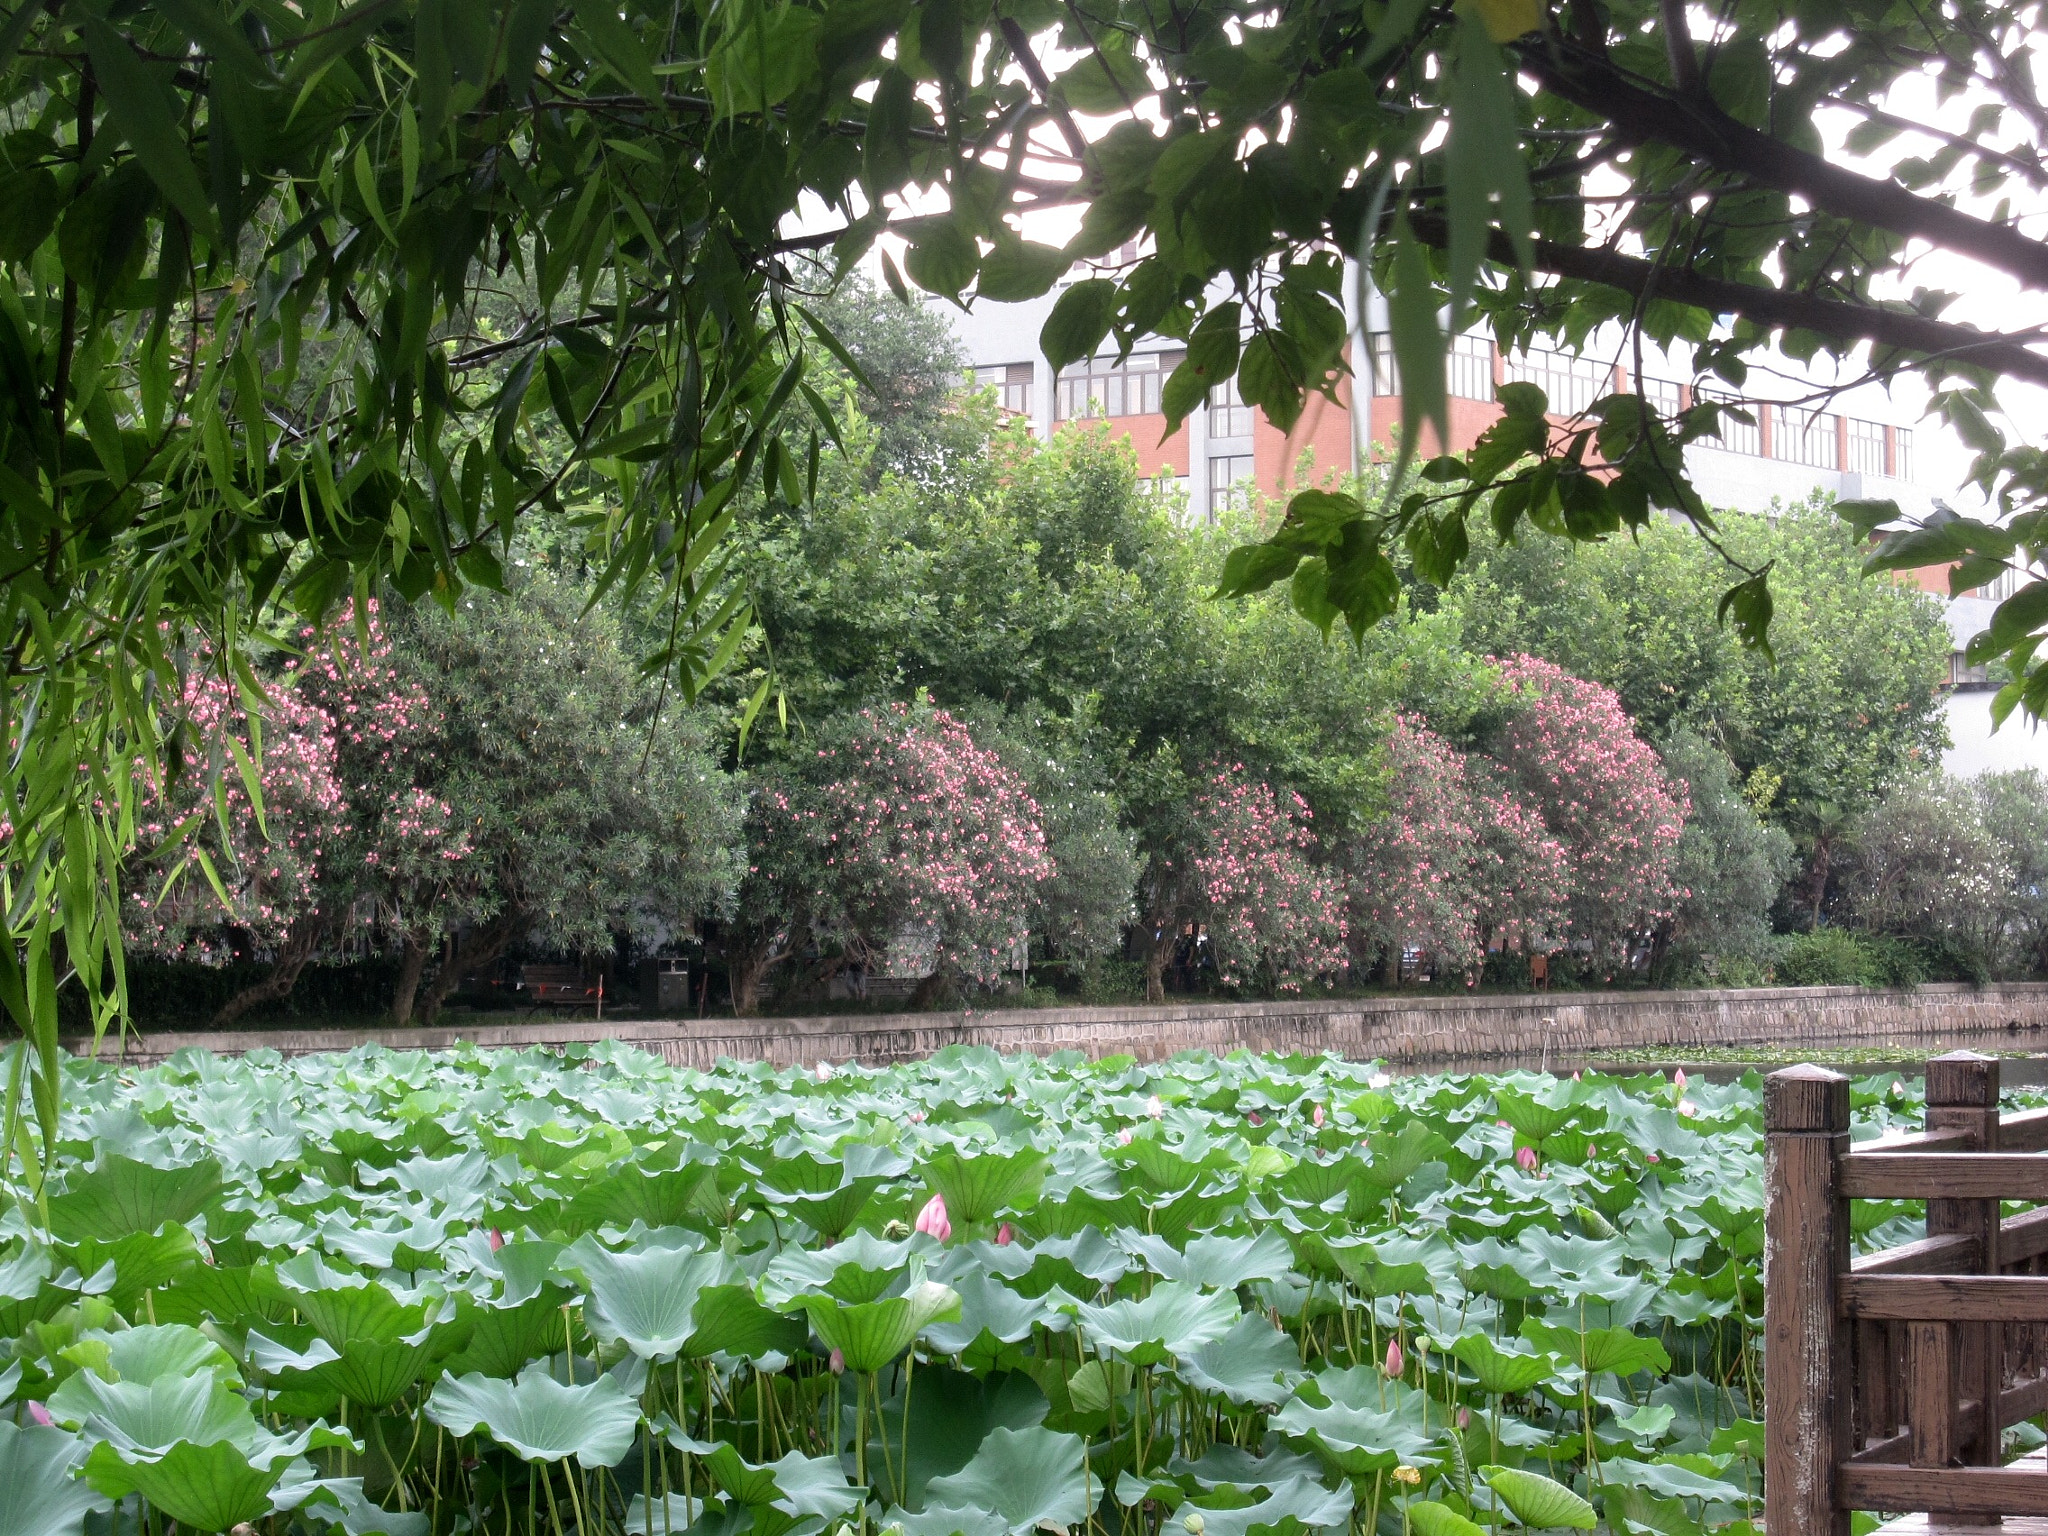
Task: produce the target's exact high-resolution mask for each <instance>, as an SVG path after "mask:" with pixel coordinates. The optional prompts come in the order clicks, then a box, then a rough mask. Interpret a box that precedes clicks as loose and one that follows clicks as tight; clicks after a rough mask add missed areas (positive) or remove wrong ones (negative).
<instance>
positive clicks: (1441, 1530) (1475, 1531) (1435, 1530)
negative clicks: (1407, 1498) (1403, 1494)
mask: <svg viewBox="0 0 2048 1536" xmlns="http://www.w3.org/2000/svg"><path fill="white" fill-rule="evenodd" d="M1404 1513H1405V1514H1406V1515H1407V1518H1408V1524H1409V1527H1410V1528H1411V1529H1412V1530H1413V1531H1414V1532H1415V1536H1486V1529H1485V1527H1484V1526H1478V1525H1474V1524H1473V1523H1472V1522H1471V1521H1470V1520H1467V1519H1466V1518H1465V1517H1464V1516H1463V1515H1461V1514H1459V1513H1458V1512H1457V1511H1456V1510H1454V1509H1452V1508H1451V1507H1450V1506H1449V1505H1448V1504H1410V1505H1408V1506H1407V1507H1406V1509H1405V1511H1404Z"/></svg>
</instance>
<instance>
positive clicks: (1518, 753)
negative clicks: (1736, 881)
mask: <svg viewBox="0 0 2048 1536" xmlns="http://www.w3.org/2000/svg"><path fill="white" fill-rule="evenodd" d="M1499 667H1500V686H1501V703H1502V707H1503V718H1502V719H1501V720H1500V721H1499V723H1498V724H1497V725H1495V726H1494V727H1493V728H1492V729H1491V731H1490V733H1489V739H1488V740H1487V741H1486V742H1485V744H1484V745H1485V750H1486V753H1487V755H1488V756H1489V757H1490V758H1491V759H1492V761H1493V763H1494V764H1495V765H1496V767H1497V769H1498V771H1499V773H1500V775H1501V779H1502V782H1503V784H1504V785H1505V786H1506V787H1507V788H1509V789H1511V790H1512V791H1513V792H1514V793H1515V794H1516V796H1518V797H1519V798H1520V799H1521V800H1522V801H1523V802H1524V803H1526V804H1527V805H1528V806H1529V807H1530V808H1531V809H1532V810H1533V811H1534V812H1535V813H1536V814H1537V816H1538V817H1540V818H1541V821H1542V825H1543V827H1544V828H1545V830H1546V831H1547V832H1548V833H1549V835H1550V837H1551V838H1552V839H1554V840H1555V842H1556V844H1557V845H1558V847H1559V848H1561V849H1562V851H1563V854H1564V858H1563V873H1564V881H1563V886H1564V898H1565V899H1564V904H1563V905H1564V916H1565V920H1566V924H1567V929H1568V932H1569V934H1570V936H1571V937H1572V938H1573V939H1575V940H1585V941H1588V942H1590V943H1591V944H1592V945H1593V946H1594V948H1595V951H1596V952H1597V953H1600V954H1602V955H1604V956H1608V957H1614V956H1618V955H1627V954H1631V953H1632V951H1631V946H1632V945H1633V944H1635V943H1636V942H1638V941H1639V940H1642V939H1645V938H1646V937H1647V936H1648V935H1649V933H1650V932H1651V930H1652V929H1653V928H1654V927H1655V926H1656V924H1657V923H1658V922H1660V921H1661V920H1663V919H1664V918H1665V917H1667V916H1668V915H1669V914H1670V912H1671V911H1672V909H1673V906H1674V904H1675V902H1676V901H1677V899H1678V891H1677V888H1676V886H1675V885H1674V883H1673V879H1672V865H1673V859H1674V857H1675V855H1676V852H1677V848H1678V841H1679V837H1680V835H1681V834H1682V832H1683V831H1684V827H1685V818H1686V815H1687V812H1688V810H1689V809H1690V807H1689V805H1688V803H1687V800H1686V795H1685V789H1684V786H1683V785H1682V784H1676V783H1674V782H1673V781H1672V778H1671V776H1670V775H1669V774H1668V773H1667V772H1666V771H1665V768H1664V765H1663V763H1662V762H1661V761H1660V760H1659V758H1658V756H1657V753H1656V751H1655V750H1654V749H1653V748H1652V747H1651V746H1650V745H1649V743H1648V742H1646V741H1644V740H1643V739H1642V738H1641V737H1640V736H1638V735H1637V734H1636V729H1635V724H1634V722H1633V721H1631V720H1630V719H1629V717H1628V715H1627V714H1626V713H1625V712H1624V711H1623V709H1622V707H1621V703H1620V701H1619V700H1618V699H1617V698H1616V697H1615V694H1614V690H1613V689H1611V688H1605V687H1602V686H1601V685H1600V684H1598V683H1589V682H1587V681H1585V680H1584V679H1582V678H1576V677H1573V676H1571V675H1570V674H1569V673H1567V672H1565V671H1564V670H1563V669H1562V668H1560V667H1558V666H1556V665H1554V664H1553V663H1551V662H1547V661H1543V660H1540V659H1538V658H1536V657H1533V656H1510V657H1508V658H1507V659H1505V660H1503V661H1501V662H1500V663H1499Z"/></svg>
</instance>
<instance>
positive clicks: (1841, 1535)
mask: <svg viewBox="0 0 2048 1536" xmlns="http://www.w3.org/2000/svg"><path fill="white" fill-rule="evenodd" d="M1764 1130H1765V1151H1764V1413H1765V1416H1766V1419H1767V1420H1768V1424H1767V1428H1766V1432H1765V1453H1764V1524H1765V1528H1766V1529H1767V1530H1769V1531H1770V1532H1771V1533H1772V1536H1794V1533H1796V1536H1848V1531H1849V1512H1848V1511H1847V1510H1846V1509H1838V1508H1837V1507H1836V1505H1835V1467H1836V1464H1837V1463H1838V1462H1840V1461H1841V1460H1842V1459H1843V1457H1844V1455H1845V1454H1846V1453H1847V1450H1848V1445H1849V1393H1850V1386H1851V1382H1850V1374H1849V1328H1848V1324H1847V1323H1846V1322H1844V1321H1843V1320H1842V1319H1841V1318H1840V1317H1838V1316H1837V1313H1836V1306H1835V1296H1836V1291H1837V1288H1838V1281H1839V1277H1840V1276H1841V1275H1842V1274H1843V1273H1844V1272H1845V1271H1846V1270H1847V1269H1848V1267H1849V1213H1848V1210H1847V1202H1846V1201H1844V1200H1843V1199H1842V1198H1841V1197H1840V1196H1839V1195H1838V1194H1836V1192H1835V1191H1836V1188H1837V1179H1836V1169H1837V1164H1838V1162H1839V1160H1840V1158H1841V1157H1842V1155H1843V1154H1844V1153H1845V1152H1847V1151H1848V1149H1849V1079H1848V1078H1846V1077H1844V1076H1842V1074H1841V1073H1839V1072H1829V1071H1827V1070H1826V1069H1824V1068H1821V1067H1787V1068H1785V1069H1784V1070H1783V1071H1782V1072H1773V1073H1772V1074H1771V1075H1770V1077H1769V1078H1767V1079H1766V1080H1765V1082H1764Z"/></svg>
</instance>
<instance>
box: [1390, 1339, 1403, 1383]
mask: <svg viewBox="0 0 2048 1536" xmlns="http://www.w3.org/2000/svg"><path fill="white" fill-rule="evenodd" d="M1407 1364H1408V1362H1407V1360H1406V1359H1405V1358H1404V1357H1403V1356H1402V1354H1401V1341H1400V1340H1399V1339H1398V1338H1393V1339H1389V1340H1387V1364H1386V1371H1387V1374H1388V1375H1389V1376H1398V1375H1400V1374H1401V1372H1402V1371H1403V1370H1404V1369H1405V1368H1406V1367H1407Z"/></svg>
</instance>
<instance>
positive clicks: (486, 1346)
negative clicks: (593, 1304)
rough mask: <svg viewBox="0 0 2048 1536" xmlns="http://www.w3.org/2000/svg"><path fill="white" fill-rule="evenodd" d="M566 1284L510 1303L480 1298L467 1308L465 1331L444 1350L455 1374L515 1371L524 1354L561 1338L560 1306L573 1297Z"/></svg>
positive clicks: (549, 1347)
mask: <svg viewBox="0 0 2048 1536" xmlns="http://www.w3.org/2000/svg"><path fill="white" fill-rule="evenodd" d="M575 1296H576V1293H575V1292H574V1291H573V1290H571V1289H570V1288H569V1287H568V1286H566V1285H548V1286H544V1287H543V1288H542V1289H541V1290H540V1291H539V1292H537V1293H536V1294H534V1295H532V1296H529V1297H527V1298H525V1299H524V1300H522V1301H517V1302H514V1303H512V1304H511V1305H509V1306H496V1305H492V1304H490V1303H484V1304H481V1305H478V1306H477V1307H475V1308H474V1309H473V1310H472V1311H471V1312H470V1314H469V1323H470V1326H469V1336H468V1337H467V1338H466V1339H464V1340H463V1341H462V1347H461V1348H460V1349H457V1350H456V1351H455V1352H454V1353H453V1354H451V1355H449V1356H448V1359H447V1362H446V1365H447V1369H448V1370H449V1371H450V1372H451V1373H453V1374H455V1375H458V1376H460V1375H465V1374H467V1373H469V1372H471V1371H475V1372H479V1373H481V1374H482V1375H485V1376H516V1375H518V1374H519V1372H520V1370H521V1368H523V1367H524V1366H525V1365H526V1363H527V1362H528V1361H529V1360H533V1359H537V1358H538V1357H540V1356H542V1355H545V1354H549V1353H551V1352H552V1351H553V1350H555V1349H556V1348H558V1347H559V1346H560V1345H561V1343H562V1308H563V1307H564V1306H566V1305H568V1304H569V1303H570V1302H571V1301H573V1300H574V1299H575Z"/></svg>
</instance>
